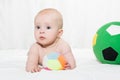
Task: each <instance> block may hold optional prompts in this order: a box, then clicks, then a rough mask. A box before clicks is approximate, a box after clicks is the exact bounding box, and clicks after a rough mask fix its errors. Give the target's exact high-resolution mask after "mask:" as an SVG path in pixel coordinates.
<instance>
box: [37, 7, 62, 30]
mask: <svg viewBox="0 0 120 80" xmlns="http://www.w3.org/2000/svg"><path fill="white" fill-rule="evenodd" d="M50 13H52V14H55V15H57V17H56V19H57V20H56V21H57V24H58V27H59V29H62V27H63V18H62V15H61V13H60V12H59V11H58V10H56V9H53V8H46V9H43V10H41V11H40V12H38V14H50ZM38 14H37V15H38Z"/></svg>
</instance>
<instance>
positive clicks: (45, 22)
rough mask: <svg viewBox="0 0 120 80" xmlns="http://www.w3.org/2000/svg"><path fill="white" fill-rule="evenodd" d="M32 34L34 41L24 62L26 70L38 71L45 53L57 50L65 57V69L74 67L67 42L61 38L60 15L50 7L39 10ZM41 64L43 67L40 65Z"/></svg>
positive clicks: (61, 21)
mask: <svg viewBox="0 0 120 80" xmlns="http://www.w3.org/2000/svg"><path fill="white" fill-rule="evenodd" d="M34 25H35V28H34V36H35V39H36V42H35V43H34V44H33V45H32V46H31V48H30V50H29V53H28V59H27V62H26V71H27V72H32V73H34V72H39V71H41V69H42V68H43V67H44V66H43V58H44V56H45V55H46V54H49V53H51V52H57V53H60V54H62V55H63V56H64V57H65V60H66V62H67V63H66V65H65V70H67V69H74V68H75V67H76V63H75V59H74V56H73V54H72V51H71V48H70V46H69V44H68V43H66V42H65V41H64V40H63V39H61V35H62V34H63V29H62V26H63V19H62V15H61V14H60V13H59V12H58V11H57V10H56V9H52V8H47V9H44V10H42V11H40V12H39V13H38V14H37V15H36V17H35V20H34ZM40 66H43V67H40Z"/></svg>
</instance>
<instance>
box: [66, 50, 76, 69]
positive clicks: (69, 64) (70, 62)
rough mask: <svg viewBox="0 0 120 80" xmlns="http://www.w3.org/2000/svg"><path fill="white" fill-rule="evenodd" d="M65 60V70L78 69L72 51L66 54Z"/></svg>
mask: <svg viewBox="0 0 120 80" xmlns="http://www.w3.org/2000/svg"><path fill="white" fill-rule="evenodd" d="M64 56H65V58H66V61H67V63H66V66H65V69H74V68H75V67H76V63H75V59H74V56H73V54H72V52H71V50H70V51H68V52H67V53H65V55H64Z"/></svg>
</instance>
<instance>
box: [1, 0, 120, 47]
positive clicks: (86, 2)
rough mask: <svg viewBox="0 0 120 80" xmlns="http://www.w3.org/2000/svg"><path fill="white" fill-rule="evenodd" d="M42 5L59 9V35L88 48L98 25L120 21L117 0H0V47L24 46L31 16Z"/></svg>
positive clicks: (31, 26) (28, 38)
mask: <svg viewBox="0 0 120 80" xmlns="http://www.w3.org/2000/svg"><path fill="white" fill-rule="evenodd" d="M44 8H56V9H58V10H59V11H60V12H61V13H62V15H63V18H64V34H63V38H64V39H65V40H66V41H67V42H68V43H69V44H70V45H71V46H72V47H74V48H81V49H82V48H91V47H92V39H93V36H94V34H95V32H96V31H97V30H98V29H99V28H100V27H101V26H102V25H104V24H106V23H108V22H112V21H120V0H0V49H28V48H29V47H30V46H31V44H32V43H33V42H35V40H34V34H33V30H34V24H33V21H34V17H35V15H36V14H37V12H39V11H40V10H41V9H44Z"/></svg>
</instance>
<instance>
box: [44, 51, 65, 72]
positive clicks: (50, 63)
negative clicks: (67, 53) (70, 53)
mask: <svg viewBox="0 0 120 80" xmlns="http://www.w3.org/2000/svg"><path fill="white" fill-rule="evenodd" d="M65 64H66V60H65V58H64V56H63V55H61V54H59V53H56V52H53V53H49V54H47V55H46V56H45V57H44V59H43V66H44V68H45V69H47V70H64V68H65Z"/></svg>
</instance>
